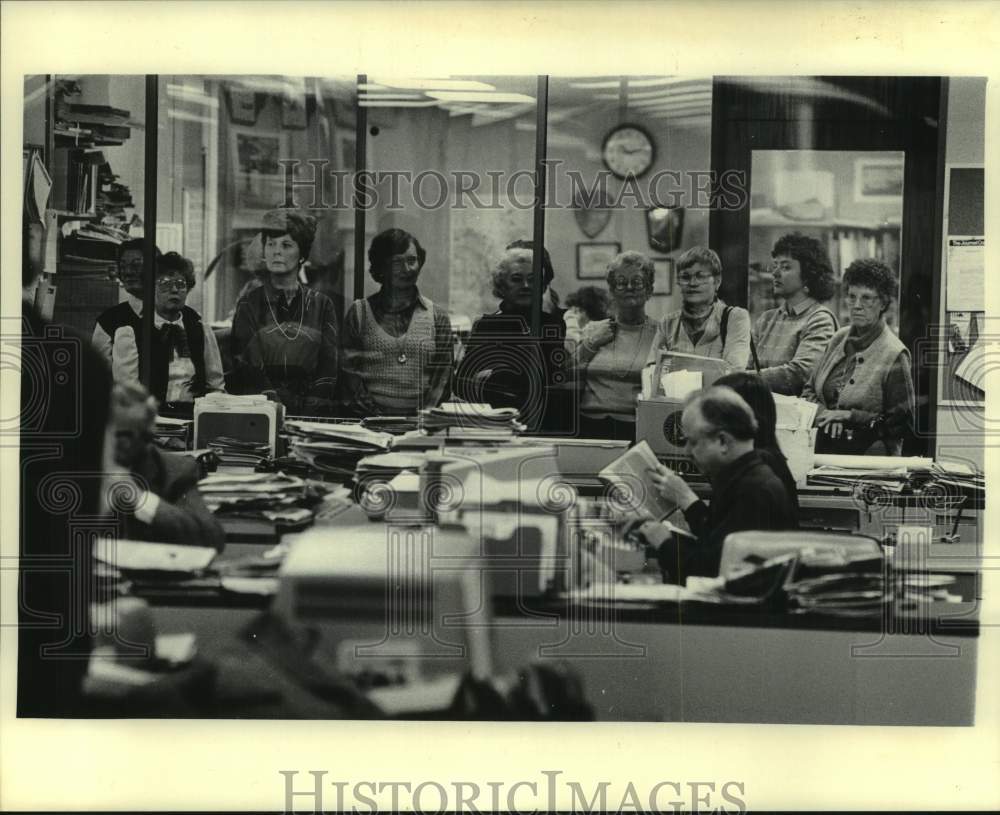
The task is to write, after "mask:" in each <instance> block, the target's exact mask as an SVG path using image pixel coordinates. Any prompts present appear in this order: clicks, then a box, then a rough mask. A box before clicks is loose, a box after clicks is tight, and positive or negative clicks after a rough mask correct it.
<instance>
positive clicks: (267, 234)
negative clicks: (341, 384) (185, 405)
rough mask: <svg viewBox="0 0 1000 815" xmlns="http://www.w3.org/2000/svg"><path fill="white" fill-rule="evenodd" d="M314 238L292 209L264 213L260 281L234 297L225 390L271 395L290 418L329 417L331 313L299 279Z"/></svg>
mask: <svg viewBox="0 0 1000 815" xmlns="http://www.w3.org/2000/svg"><path fill="white" fill-rule="evenodd" d="M315 237H316V219H315V218H313V217H312V216H311V215H309V214H307V213H303V212H298V211H297V210H294V209H276V210H272V211H271V212H268V213H267V214H266V215H265V216H264V223H263V230H262V238H263V244H264V266H265V268H266V270H267V277H266V278H265V279H264V282H263V285H261V286H258V287H257V288H255V289H253V290H252V291H250V292H248V293H246V294H244V295H243V297H241V298H240V300H239V302H237V304H236V312H235V314H234V315H233V333H232V339H231V343H232V351H233V366H234V370H233V372H232V373H231V375H230V378H229V383H230V391H232V392H233V393H264V392H268V391H270V392H273V393H275V394H277V397H278V399H279V401H280V402H281V403H282V404H283V405H284V406H285V409H286V411H287V412H288V413H289V414H291V415H297V416H315V415H319V416H329V415H333V414H334V413H335V398H336V387H337V369H338V357H339V353H340V343H339V332H338V330H337V324H338V320H337V312H336V307H335V306H334V304H333V301H332V300H331V299H330V298H329V297H327V296H326V295H325V294H321V293H320V292H318V291H316V290H315V289H311V288H309V287H307V286H305V285H303V283H302V280H301V273H302V267H303V266H304V264H305V262H306V260H307V259H308V257H309V252H310V250H311V249H312V244H313V239H314V238H315Z"/></svg>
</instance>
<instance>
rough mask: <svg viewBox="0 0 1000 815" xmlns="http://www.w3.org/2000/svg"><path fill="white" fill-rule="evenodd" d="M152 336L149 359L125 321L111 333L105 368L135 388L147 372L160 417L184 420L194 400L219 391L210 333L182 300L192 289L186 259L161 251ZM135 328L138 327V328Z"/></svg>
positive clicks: (136, 333)
mask: <svg viewBox="0 0 1000 815" xmlns="http://www.w3.org/2000/svg"><path fill="white" fill-rule="evenodd" d="M155 281H156V282H155V295H156V296H155V300H154V308H155V314H154V315H153V336H152V342H151V343H150V347H149V358H148V359H147V358H146V355H145V354H146V352H145V349H144V347H143V343H142V341H141V340H140V335H141V333H142V332H141V327H139V328H137V326H134V325H132V324H131V323H126V324H123V325H122V326H120V327H119V328H118V329H117V330H116V331H115V334H114V338H113V340H112V351H111V368H112V372H113V373H114V377H115V381H116V382H131V383H134V384H139V383H140V382H142V381H143V379H144V378H145V376H146V369H147V367H148V369H149V391H150V393H151V394H152V395H153V396H155V397H156V398H157V399H158V400H159V402H160V413H161V414H163V415H174V416H190V415H191V413H192V409H193V407H194V400H195V398H197V397H199V396H204V395H205V394H206V393H209V392H211V391H222V390H224V389H225V386H224V379H223V373H222V359H221V357H220V355H219V345H218V343H217V342H216V340H215V334H213V333H212V330H211V329H210V328H206V327H205V325H204V323H202V320H201V315H200V314H198V312H197V311H195V310H194V309H193V308H190V307H189V306H188V305H187V304H186V302H187V296H188V292H189V291H190V290H191V289H192V288H194V270H193V269H192V268H191V261H189V260H188V259H187V258H185V257H182V256H181V255H179V254H177V252H167V253H166V254H164V255H161V256H160V257H159V258H158V259H157V260H156V269H155ZM138 326H141V323H139V324H138Z"/></svg>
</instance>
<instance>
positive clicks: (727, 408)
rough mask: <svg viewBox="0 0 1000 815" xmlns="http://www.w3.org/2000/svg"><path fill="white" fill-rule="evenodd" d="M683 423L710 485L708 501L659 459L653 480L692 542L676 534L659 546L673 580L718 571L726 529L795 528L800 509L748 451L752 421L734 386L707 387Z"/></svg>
mask: <svg viewBox="0 0 1000 815" xmlns="http://www.w3.org/2000/svg"><path fill="white" fill-rule="evenodd" d="M681 426H682V428H683V431H684V435H685V437H686V438H687V450H688V453H689V454H690V455H691V457H692V458H693V459H694V461H695V463H696V464H697V465H698V468H699V469H700V470H701V471H702V472H703V473H704V474H705V475H706V476H707V477H708V479H709V481H710V482H711V484H712V500H711V503H710V504H709V505H708V506H706V505H705V503H704V502H703V501H701V500H699V499H698V496H696V495H695V494H694V492H693V491H692V490H691V488H690V487H689V486H688V485H687V484H686V483H685V482H684V480H683V479H682V478H681V477H680V476H678V475H676V474H675V473H672V472H670V471H669V470H667V468H666V467H664V466H663V465H660V466H659V467H658V469H657V470H656V471H654V473H653V474H652V481H653V485H654V486H655V487H656V489H657V490H659V492H660V494H661V495H663V496H664V497H665V498H668V499H671V500H673V501H674V502H676V504H677V505H678V506H679V507H680V508H681V510H682V511H683V512H684V517H685V519H686V520H687V522H688V526H689V528H690V529H691V532H692V533H693V534H694V535H695V536H696V537H697V539H698V540H697V542H693V541H684V542H678V540H677V538H676V537H674V538H672V539H670V540H668V541H666V543H664V544H663V545H662V546H661V547H660V549H659V553H658V556H659V560H660V565H661V566H662V567H663V568H664V570H665V571H666V572H668V573H669V574H670V576H671V578H672V579H676V580H677V581H678V582H683V581H684V580H686V578H687V577H688V576H689V575H702V576H708V577H714V576H716V575H717V574H718V573H719V563H720V560H721V558H722V545H723V542H724V541H725V539H726V536H727V535H729V534H730V533H731V532H743V531H748V530H762V529H767V530H770V529H774V530H780V529H797V528H798V525H799V522H798V514H797V511H796V506H797V504H796V502H795V500H794V496H792V495H791V494H790V493H789V487H788V486H787V485H786V484H785V483H784V482H783V481H782V480H781V479H780V478H779V477H778V476H777V475H776V474H775V472H774V471H773V470H772V469H771V467H770V465H769V464H768V463H767V461H766V459H764V458H763V457H762V456H761V454H760V453H759V452H758V451H756V450H754V436H755V435H756V432H757V420H756V419H755V418H754V414H753V411H752V410H751V409H750V406H749V405H748V404H747V403H746V402H745V401H744V400H743V399H742V397H740V396H739V394H737V393H736V392H735V391H734V390H732V389H730V388H723V387H713V388H707V389H706V390H703V391H700V392H699V393H698V394H696V395H695V396H693V397H692V398H691V399H690V400H689V401H688V404H687V405H686V406H685V408H684V413H683V415H682V417H681Z"/></svg>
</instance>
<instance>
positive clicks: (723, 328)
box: [719, 306, 760, 373]
mask: <svg viewBox="0 0 1000 815" xmlns="http://www.w3.org/2000/svg"><path fill="white" fill-rule="evenodd" d="M732 310H733V306H726V307H725V308H724V309H723V310H722V320H721V321H720V322H719V337H720V338H721V339H722V350H723V351H725V350H726V334H727V332H728V330H729V312H731V311H732ZM750 354H751V356H752V357H753V367H754V370H755V371H756V372H757V373H760V360H759V359H758V358H757V344H756V343H755V342H754V341H753V334H752V333H751V334H750Z"/></svg>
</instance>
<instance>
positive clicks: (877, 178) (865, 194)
mask: <svg viewBox="0 0 1000 815" xmlns="http://www.w3.org/2000/svg"><path fill="white" fill-rule="evenodd" d="M902 197H903V162H902V160H901V159H896V158H885V159H878V158H859V159H858V160H857V161H856V162H855V163H854V200H855V201H857V202H859V203H869V204H881V203H892V202H898V201H900V200H901V199H902Z"/></svg>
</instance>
